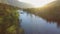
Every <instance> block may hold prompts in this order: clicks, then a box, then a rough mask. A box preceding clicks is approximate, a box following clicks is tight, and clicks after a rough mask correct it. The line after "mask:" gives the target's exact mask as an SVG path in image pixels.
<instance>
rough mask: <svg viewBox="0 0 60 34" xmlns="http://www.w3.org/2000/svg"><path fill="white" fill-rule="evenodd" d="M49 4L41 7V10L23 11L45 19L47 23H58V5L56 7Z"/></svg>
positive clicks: (59, 20)
mask: <svg viewBox="0 0 60 34" xmlns="http://www.w3.org/2000/svg"><path fill="white" fill-rule="evenodd" d="M50 4H51V5H50ZM50 4H48V5H46V6H44V7H41V8H27V9H23V11H26V12H28V13H32V14H35V15H38V16H40V17H42V18H44V19H46V20H47V21H49V22H51V21H53V22H55V21H56V22H58V23H60V5H59V4H57V5H56V4H54V3H50Z"/></svg>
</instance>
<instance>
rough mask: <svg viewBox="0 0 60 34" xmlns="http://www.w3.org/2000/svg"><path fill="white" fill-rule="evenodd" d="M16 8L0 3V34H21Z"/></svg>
mask: <svg viewBox="0 0 60 34" xmlns="http://www.w3.org/2000/svg"><path fill="white" fill-rule="evenodd" d="M17 9H18V8H17V7H14V6H10V5H7V4H2V3H0V34H20V33H21V34H23V29H21V28H20V23H19V18H18V17H19V14H18V12H17Z"/></svg>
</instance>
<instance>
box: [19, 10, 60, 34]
mask: <svg viewBox="0 0 60 34" xmlns="http://www.w3.org/2000/svg"><path fill="white" fill-rule="evenodd" d="M19 14H20V16H19V19H21V27H22V28H23V29H24V33H25V34H60V28H58V26H57V22H48V21H47V20H45V19H43V18H42V17H39V16H35V15H34V14H30V13H27V12H24V11H22V10H21V11H20V13H19Z"/></svg>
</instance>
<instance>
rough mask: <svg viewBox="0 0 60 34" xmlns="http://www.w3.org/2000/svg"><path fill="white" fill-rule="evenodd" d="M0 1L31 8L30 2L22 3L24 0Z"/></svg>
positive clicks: (0, 0) (0, 1)
mask: <svg viewBox="0 0 60 34" xmlns="http://www.w3.org/2000/svg"><path fill="white" fill-rule="evenodd" d="M0 3H5V4H9V5H12V6H16V7H20V8H32V7H33V5H32V4H28V3H24V2H19V1H17V0H0Z"/></svg>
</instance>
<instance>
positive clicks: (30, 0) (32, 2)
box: [19, 0, 54, 7]
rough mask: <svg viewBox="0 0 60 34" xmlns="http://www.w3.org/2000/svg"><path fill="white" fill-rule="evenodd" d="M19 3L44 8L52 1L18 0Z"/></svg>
mask: <svg viewBox="0 0 60 34" xmlns="http://www.w3.org/2000/svg"><path fill="white" fill-rule="evenodd" d="M19 1H21V2H25V3H30V4H33V5H35V6H36V7H39V6H44V5H46V4H48V3H50V2H53V1H54V0H19Z"/></svg>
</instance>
